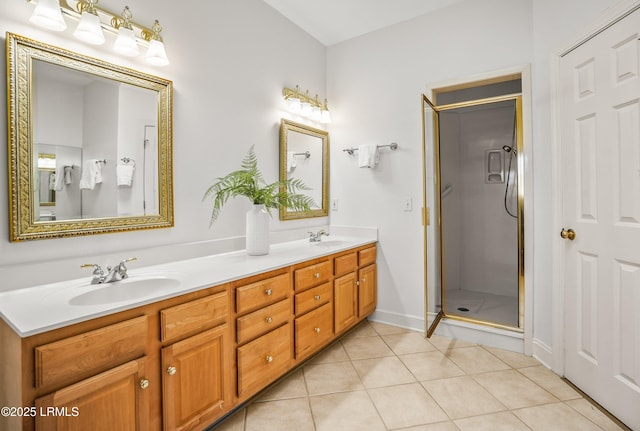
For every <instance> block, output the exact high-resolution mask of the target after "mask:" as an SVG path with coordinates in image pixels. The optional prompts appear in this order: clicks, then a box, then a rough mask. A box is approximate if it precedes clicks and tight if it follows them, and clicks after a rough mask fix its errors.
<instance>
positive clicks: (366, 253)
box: [358, 247, 376, 266]
mask: <svg viewBox="0 0 640 431" xmlns="http://www.w3.org/2000/svg"><path fill="white" fill-rule="evenodd" d="M375 262H376V247H369V248H365V249H364V250H360V251H359V252H358V265H360V266H366V265H370V264H372V263H375Z"/></svg>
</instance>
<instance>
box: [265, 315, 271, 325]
mask: <svg viewBox="0 0 640 431" xmlns="http://www.w3.org/2000/svg"><path fill="white" fill-rule="evenodd" d="M264 321H265V322H267V323H271V322H273V317H271V316H269V317H267V318H266V319H264Z"/></svg>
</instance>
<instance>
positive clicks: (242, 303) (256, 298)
mask: <svg viewBox="0 0 640 431" xmlns="http://www.w3.org/2000/svg"><path fill="white" fill-rule="evenodd" d="M290 289H291V284H290V279H289V274H282V275H278V276H275V277H271V278H267V279H265V280H261V281H257V282H255V283H251V284H247V285H245V286H240V287H238V288H236V311H237V313H238V314H243V313H246V312H247V311H251V310H255V309H256V308H262V307H264V306H265V305H268V304H273V303H274V302H276V301H278V300H279V299H282V298H285V297H286V296H287V295H288V294H289V290H290Z"/></svg>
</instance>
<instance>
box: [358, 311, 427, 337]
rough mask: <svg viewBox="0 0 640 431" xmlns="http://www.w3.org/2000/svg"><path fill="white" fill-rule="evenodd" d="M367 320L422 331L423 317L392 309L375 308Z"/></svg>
mask: <svg viewBox="0 0 640 431" xmlns="http://www.w3.org/2000/svg"><path fill="white" fill-rule="evenodd" d="M369 320H370V321H372V322H378V323H386V324H387V325H393V326H398V327H400V328H405V329H410V330H412V331H418V332H424V319H423V318H422V317H417V316H408V315H406V314H399V313H394V312H392V311H384V310H376V311H375V312H374V313H373V314H372V315H371V316H369Z"/></svg>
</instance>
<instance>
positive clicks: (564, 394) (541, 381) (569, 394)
mask: <svg viewBox="0 0 640 431" xmlns="http://www.w3.org/2000/svg"><path fill="white" fill-rule="evenodd" d="M518 371H519V372H521V373H522V374H524V375H525V376H527V377H528V378H530V379H531V380H533V381H534V382H536V383H537V384H538V386H541V387H543V388H544V389H546V390H547V391H549V392H551V393H552V394H553V396H555V397H556V398H558V399H559V400H563V401H565V400H571V399H575V398H582V395H580V394H579V393H578V392H576V391H575V390H574V389H573V388H572V387H571V386H569V385H568V384H567V383H565V382H564V380H562V379H561V378H560V376H558V375H557V374H556V373H554V372H553V371H551V370H549V369H548V368H547V367H545V366H544V365H538V366H537V367H527V368H520V369H518Z"/></svg>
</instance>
